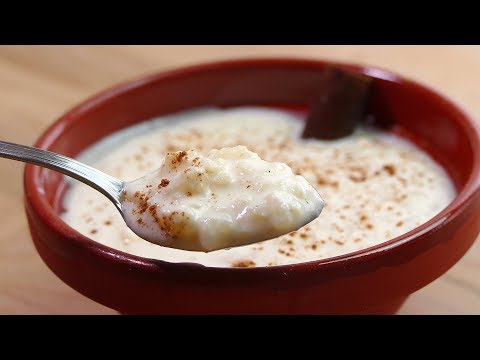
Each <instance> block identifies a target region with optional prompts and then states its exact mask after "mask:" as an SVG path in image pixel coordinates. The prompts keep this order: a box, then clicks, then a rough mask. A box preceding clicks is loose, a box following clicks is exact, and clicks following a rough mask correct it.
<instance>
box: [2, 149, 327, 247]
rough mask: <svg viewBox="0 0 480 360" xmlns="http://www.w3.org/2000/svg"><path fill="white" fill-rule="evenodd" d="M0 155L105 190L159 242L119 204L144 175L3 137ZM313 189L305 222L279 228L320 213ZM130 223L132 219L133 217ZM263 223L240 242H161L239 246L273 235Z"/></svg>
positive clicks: (153, 241) (123, 214)
mask: <svg viewBox="0 0 480 360" xmlns="http://www.w3.org/2000/svg"><path fill="white" fill-rule="evenodd" d="M0 157H4V158H8V159H13V160H18V161H23V162H28V163H31V164H34V165H39V166H42V167H46V168H49V169H52V170H55V171H58V172H61V173H63V174H65V175H67V176H70V177H72V178H74V179H77V180H79V181H81V182H83V183H85V184H87V185H89V186H91V187H92V188H94V189H96V190H98V191H99V192H101V193H102V194H104V195H105V196H106V197H107V198H108V199H110V201H111V202H112V203H113V204H114V205H115V207H116V208H117V209H118V211H119V212H120V214H121V215H122V218H123V219H124V220H125V221H126V223H127V226H129V227H130V229H131V230H133V232H135V233H136V234H137V235H138V236H140V237H142V238H143V239H145V240H147V241H150V242H152V243H155V244H160V243H159V240H158V239H153V238H147V237H146V236H142V235H141V231H140V230H139V229H135V228H134V226H130V225H129V221H128V219H126V216H125V210H126V209H123V206H122V201H124V200H125V199H124V198H123V195H124V194H123V193H124V190H125V188H126V187H127V188H128V186H129V184H132V183H134V182H136V181H138V180H142V179H143V178H140V179H137V180H134V181H133V182H123V181H121V180H119V179H117V178H114V177H112V176H110V175H108V174H105V173H103V172H101V171H99V170H97V169H95V168H93V167H91V166H88V165H86V164H83V163H81V162H79V161H77V160H74V159H72V158H69V157H67V156H64V155H60V154H57V153H54V152H51V151H47V150H41V149H37V148H33V147H30V146H25V145H20V144H14V143H10V142H5V141H0ZM312 189H313V188H312ZM125 191H126V190H125ZM314 192H315V195H312V196H314V197H313V198H310V199H309V200H310V201H312V204H315V205H316V208H314V209H313V210H309V211H310V212H309V213H305V214H307V216H309V218H307V217H306V218H302V219H301V221H304V222H303V223H296V224H295V225H294V226H295V227H293V225H291V224H290V225H287V227H288V228H282V230H281V232H282V233H288V232H291V231H294V230H297V229H298V228H300V227H301V226H303V225H305V224H307V223H308V222H310V221H312V220H313V219H314V218H315V217H317V216H318V215H319V214H320V212H321V210H322V208H323V205H324V203H323V200H322V199H321V197H320V195H318V193H316V191H315V190H314ZM309 200H307V198H305V199H304V200H302V201H306V202H307V203H308V201H309ZM124 205H125V204H124ZM272 216H273V215H272ZM133 223H135V221H134V222H133ZM264 227H265V234H263V235H262V233H258V232H256V233H253V234H250V235H251V236H250V235H248V237H246V238H245V239H243V240H240V242H239V240H238V239H237V240H234V239H232V240H230V239H229V240H228V241H229V243H227V244H224V243H223V242H222V243H221V245H216V244H210V245H209V246H210V247H205V246H204V245H202V244H200V242H199V241H196V240H195V241H190V238H183V237H177V238H176V239H175V240H172V241H171V239H169V240H168V243H164V242H162V243H161V245H164V246H168V247H172V248H177V249H182V250H192V251H212V250H218V249H220V248H224V247H232V246H240V245H246V244H248V243H253V242H259V241H264V240H268V238H265V237H263V238H259V236H271V235H272V233H271V232H270V231H271V230H269V228H268V227H267V224H265V225H264ZM277 232H278V230H277ZM280 235H282V234H275V236H271V237H277V236H280ZM232 237H233V236H232ZM242 242H243V243H242ZM214 246H218V247H217V248H215V247H214Z"/></svg>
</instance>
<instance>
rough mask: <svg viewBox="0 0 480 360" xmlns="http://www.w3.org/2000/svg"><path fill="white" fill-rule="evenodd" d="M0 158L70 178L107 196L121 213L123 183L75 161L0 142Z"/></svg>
mask: <svg viewBox="0 0 480 360" xmlns="http://www.w3.org/2000/svg"><path fill="white" fill-rule="evenodd" d="M0 157H4V158H7V159H13V160H18V161H23V162H28V163H31V164H34V165H39V166H42V167H46V168H49V169H52V170H55V171H58V172H61V173H62V174H65V175H68V176H71V177H72V178H74V179H77V180H79V181H81V182H83V183H85V184H87V185H89V186H91V187H93V188H94V189H96V190H98V191H100V192H101V193H102V194H104V195H105V196H107V197H108V198H109V199H110V200H111V201H112V202H113V203H114V204H115V206H116V207H117V209H118V210H119V211H121V204H120V194H121V191H122V189H123V182H122V181H120V180H118V179H116V178H114V177H113V176H110V175H108V174H105V173H103V172H101V171H99V170H97V169H94V168H93V167H91V166H88V165H86V164H82V163H81V162H78V161H77V160H74V159H72V158H69V157H67V156H64V155H60V154H57V153H54V152H51V151H47V150H41V149H37V148H34V147H30V146H25V145H20V144H14V143H10V142H6V141H0Z"/></svg>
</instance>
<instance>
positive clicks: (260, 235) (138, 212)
mask: <svg viewBox="0 0 480 360" xmlns="http://www.w3.org/2000/svg"><path fill="white" fill-rule="evenodd" d="M121 204H122V215H123V218H124V219H125V222H126V223H127V225H128V226H129V227H130V229H132V230H133V232H134V233H135V234H137V235H139V236H140V237H141V238H143V239H145V240H148V241H150V242H152V243H155V244H158V245H162V246H168V247H172V248H176V249H182V250H192V251H193V250H195V251H213V250H219V249H224V248H228V247H233V246H241V245H247V244H251V243H256V242H259V241H263V240H268V239H272V238H275V237H277V236H280V235H284V234H286V233H288V232H291V231H294V230H297V229H299V228H300V227H302V226H304V225H306V224H308V223H309V222H311V221H312V220H313V219H315V218H316V217H318V215H320V212H321V211H322V208H323V205H324V202H323V200H322V198H321V197H320V195H319V194H318V192H317V191H316V190H315V188H314V187H313V186H312V185H310V184H309V183H308V181H307V180H305V178H304V177H302V176H300V175H295V174H294V173H293V172H292V169H290V168H289V167H288V166H287V165H286V164H283V163H279V162H269V161H265V160H262V159H261V158H260V157H259V156H258V155H257V154H256V153H254V152H251V151H249V150H248V149H247V148H246V147H245V146H243V145H238V146H234V147H225V148H222V149H212V150H210V151H209V153H208V155H207V156H203V155H202V154H200V153H198V152H196V151H194V150H188V151H185V150H181V151H174V152H169V153H167V155H166V156H165V159H164V161H163V162H162V166H161V167H160V168H159V169H157V170H155V171H153V172H151V173H149V174H147V175H145V176H142V177H141V178H139V179H137V180H134V181H131V182H127V183H126V184H125V186H124V188H123V191H122V195H121Z"/></svg>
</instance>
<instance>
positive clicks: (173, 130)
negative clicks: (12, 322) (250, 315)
mask: <svg viewBox="0 0 480 360" xmlns="http://www.w3.org/2000/svg"><path fill="white" fill-rule="evenodd" d="M303 127H304V117H303V116H302V115H298V114H295V113H290V112H287V111H281V110H274V109H268V108H253V107H245V108H234V109H228V110H220V109H200V110H194V111H187V112H182V113H178V114H172V115H168V116H164V117H162V118H161V119H153V120H151V121H148V122H145V123H142V124H139V125H136V126H133V127H130V128H127V129H124V130H121V131H119V132H117V133H115V134H112V135H110V136H109V137H107V138H105V139H104V140H102V141H101V142H99V143H98V144H96V145H94V146H92V147H90V148H89V149H87V150H86V151H85V152H84V153H83V154H81V156H79V158H78V159H79V160H80V161H83V162H85V163H87V164H89V165H92V166H95V167H96V168H98V169H100V170H102V171H104V172H106V173H108V174H110V175H112V176H115V177H117V178H120V179H122V180H125V181H132V180H134V179H137V178H139V177H141V176H143V175H144V174H145V173H147V172H150V171H153V170H155V169H157V168H158V167H159V166H160V165H161V164H162V162H163V160H164V156H165V154H166V153H167V152H174V151H179V150H184V149H193V150H195V151H197V152H199V153H201V154H207V153H208V152H209V151H210V150H212V149H221V148H223V147H234V146H237V145H244V146H246V147H247V148H248V149H249V150H250V151H253V152H255V153H257V154H258V155H259V156H260V157H261V158H262V159H265V160H267V161H273V162H282V163H285V164H287V165H288V166H289V167H290V168H291V169H292V170H293V172H294V173H295V174H298V175H302V176H303V177H304V178H305V179H306V180H307V181H308V182H309V183H310V184H312V185H313V186H314V187H315V188H316V189H317V191H318V192H319V193H320V194H321V196H322V198H323V199H324V201H325V203H326V205H325V207H324V209H323V210H322V214H321V215H320V216H319V217H318V218H316V219H315V220H313V221H312V222H311V223H309V224H308V225H306V226H303V227H302V228H300V229H299V230H297V231H294V232H291V233H289V234H286V235H283V236H280V237H278V238H275V239H273V240H267V241H264V242H260V243H256V244H251V245H245V246H240V247H235V248H231V249H228V250H217V251H212V252H209V253H203V252H192V251H184V250H178V249H171V248H168V247H163V246H158V245H155V244H151V243H149V242H147V241H145V240H143V239H141V238H139V237H138V236H136V235H135V234H134V233H133V232H132V231H131V230H130V229H129V228H128V227H127V226H126V225H125V223H124V221H123V219H122V217H121V215H120V214H119V213H118V211H117V210H116V208H115V207H114V206H113V204H111V203H110V202H109V201H108V200H107V199H106V198H105V197H104V196H103V195H101V194H100V193H98V192H97V191H95V190H94V189H91V188H90V187H88V186H86V185H84V184H82V183H80V182H77V181H76V180H72V179H68V181H69V182H71V185H72V186H71V188H70V189H69V190H68V191H67V193H66V195H65V198H64V208H65V209H66V210H65V212H64V213H63V214H62V218H63V219H64V221H65V222H67V223H68V224H69V225H70V226H72V227H73V228H75V229H77V230H78V231H79V232H81V233H82V234H84V235H86V236H88V237H90V238H92V239H94V240H96V241H98V242H100V243H102V244H104V245H107V246H110V247H112V248H116V249H118V250H121V251H125V252H127V253H131V254H134V255H138V256H142V257H148V258H156V259H161V260H165V261H169V262H195V263H200V264H204V265H207V266H219V267H250V266H274V265H285V264H292V263H299V262H305V261H312V260H318V259H324V258H328V257H333V256H337V255H341V254H345V253H350V252H353V251H357V250H360V249H364V248H367V247H370V246H373V245H377V244H379V243H382V242H385V241H387V240H390V239H392V238H394V237H396V236H398V235H401V234H404V233H406V232H408V231H410V230H412V229H414V228H415V227H417V226H419V225H420V224H422V223H424V222H426V221H428V220H429V219H430V218H432V217H433V216H435V215H436V214H437V213H438V212H440V211H441V210H442V209H444V208H445V207H446V206H447V205H448V204H449V203H450V202H451V201H452V200H453V198H454V196H455V193H456V192H455V189H454V186H453V183H452V181H451V180H450V178H449V177H448V175H447V174H446V172H445V171H444V169H443V168H442V167H441V166H440V165H438V164H437V163H436V162H435V161H434V160H433V159H432V158H431V157H430V156H429V155H428V154H426V153H425V152H424V151H422V150H421V149H419V148H418V147H416V146H415V145H414V144H412V143H410V142H409V141H407V140H405V139H403V138H400V137H399V136H396V135H394V134H391V133H388V132H381V131H377V130H374V129H368V128H359V129H357V130H356V131H355V133H354V134H352V135H350V136H348V137H345V138H342V139H338V140H331V141H320V140H316V139H307V140H304V139H301V138H300V134H301V133H302V129H303Z"/></svg>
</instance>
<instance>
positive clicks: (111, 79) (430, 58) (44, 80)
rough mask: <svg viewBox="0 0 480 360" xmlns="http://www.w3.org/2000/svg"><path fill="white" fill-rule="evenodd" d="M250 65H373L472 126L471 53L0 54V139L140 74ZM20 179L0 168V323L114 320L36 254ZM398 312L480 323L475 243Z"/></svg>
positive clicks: (470, 49)
mask: <svg viewBox="0 0 480 360" xmlns="http://www.w3.org/2000/svg"><path fill="white" fill-rule="evenodd" d="M251 56H257V57H258V56H291V57H307V58H328V59H336V60H343V61H354V62H357V63H363V64H370V65H376V66H380V67H383V68H386V69H390V70H393V71H395V72H397V73H400V74H403V75H406V76H409V77H411V78H414V79H416V80H418V81H420V82H422V83H425V84H428V85H429V86H431V87H433V88H436V89H437V90H439V91H441V92H443V93H444V94H446V95H448V96H449V97H450V98H451V99H452V100H454V101H455V102H457V103H458V104H459V105H461V106H463V107H464V108H465V109H466V110H467V111H468V112H469V113H470V114H472V115H473V117H474V118H476V119H479V120H480V95H479V94H480V46H0V115H1V120H0V132H1V137H0V138H1V139H2V140H6V141H11V142H17V143H22V144H28V145H31V144H32V143H33V142H34V141H35V139H36V138H37V137H38V136H39V134H40V133H41V132H42V131H43V130H44V129H45V128H46V127H47V126H48V125H49V124H50V123H51V122H52V121H54V120H55V119H56V118H57V117H58V116H59V115H60V114H62V113H63V112H65V111H66V110H67V109H69V108H70V107H71V106H72V105H74V104H76V103H77V102H79V101H81V100H83V99H85V98H86V97H88V96H90V95H92V94H94V93H95V92H97V91H99V90H102V89H104V88H105V87H108V86H110V85H113V84H115V83H118V82H121V81H124V80H127V79H130V78H134V77H137V76H139V75H141V74H145V73H149V72H154V71H160V70H164V69H170V68H174V67H178V66H181V65H186V64H193V63H197V62H201V61H210V60H214V59H228V58H232V57H251ZM22 171H23V164H22V163H19V162H16V161H11V160H6V159H0V214H2V218H1V219H0V224H1V229H2V232H1V233H0V314H115V311H113V310H111V309H108V308H106V307H104V306H102V305H99V304H97V303H95V302H93V301H91V300H89V299H88V298H86V297H84V296H83V295H81V294H79V293H77V292H76V291H74V290H72V289H71V288H69V287H68V286H67V285H65V284H64V283H63V282H62V281H60V280H59V279H58V278H57V277H56V276H55V275H54V274H53V273H52V272H51V271H50V270H49V269H48V268H47V267H46V265H45V264H44V263H43V262H42V260H41V259H40V257H39V256H38V254H37V253H36V251H35V249H34V247H33V244H32V242H31V240H30V236H29V233H28V229H27V224H26V219H25V214H24V210H23V202H22V201H23V199H22V198H23V192H22ZM400 313H401V314H480V242H479V241H477V242H476V244H475V245H474V246H473V247H472V248H471V249H470V251H469V252H468V253H467V255H465V257H464V258H462V259H461V261H460V262H458V263H457V264H456V265H455V266H454V267H453V268H452V269H450V270H449V271H448V272H447V273H446V274H444V275H443V276H442V277H441V278H439V279H437V280H436V281H434V282H433V283H431V284H430V285H428V286H427V287H425V288H423V289H421V290H420V291H418V292H417V293H415V294H414V295H412V296H411V297H410V299H409V300H408V302H407V303H406V304H405V305H404V307H403V308H402V310H401V312H400Z"/></svg>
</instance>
